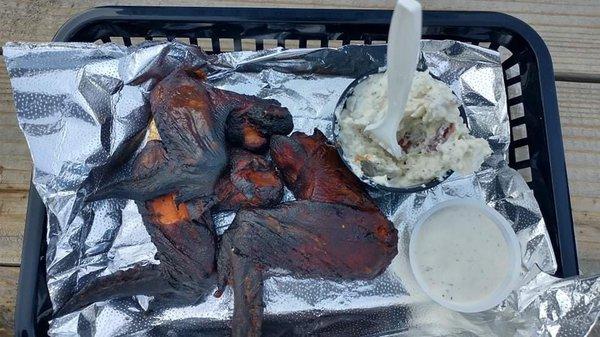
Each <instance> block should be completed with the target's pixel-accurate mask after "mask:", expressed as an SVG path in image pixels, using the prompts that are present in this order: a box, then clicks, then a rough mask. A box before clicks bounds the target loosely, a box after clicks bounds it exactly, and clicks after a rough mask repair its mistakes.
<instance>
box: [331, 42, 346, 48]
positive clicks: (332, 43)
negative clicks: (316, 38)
mask: <svg viewBox="0 0 600 337" xmlns="http://www.w3.org/2000/svg"><path fill="white" fill-rule="evenodd" d="M348 42H350V41H348ZM343 43H344V41H342V40H329V47H330V48H339V47H341V46H343Z"/></svg>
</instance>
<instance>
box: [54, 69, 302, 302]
mask: <svg viewBox="0 0 600 337" xmlns="http://www.w3.org/2000/svg"><path fill="white" fill-rule="evenodd" d="M150 107H151V112H152V116H153V119H154V122H155V125H156V128H157V130H158V132H157V133H158V136H159V137H157V138H160V139H153V140H150V141H148V142H147V143H146V145H145V146H144V147H143V149H142V150H141V151H140V152H139V153H138V155H137V156H136V158H135V159H134V161H133V164H132V165H131V171H130V173H129V174H128V175H127V177H126V179H125V180H120V181H117V182H116V183H110V184H108V185H107V186H104V187H102V188H100V189H98V190H97V191H95V192H93V193H92V194H91V195H89V196H88V198H87V199H88V200H90V201H91V200H99V199H104V198H111V197H114V198H127V199H133V200H135V201H136V202H137V204H138V208H139V210H140V213H141V214H142V218H143V221H144V225H145V226H146V228H147V230H148V233H149V234H150V236H151V239H152V242H153V243H154V245H155V246H156V248H157V254H156V259H157V260H159V261H160V264H158V265H155V264H150V265H138V266H134V267H132V268H130V269H127V270H124V271H120V272H118V273H115V274H111V275H108V276H105V277H100V278H97V279H95V280H93V281H90V282H89V283H88V284H87V285H86V286H85V287H84V288H82V289H78V290H77V291H76V292H75V294H74V295H73V296H72V298H71V299H70V300H69V301H68V302H67V303H66V304H65V305H64V306H62V308H60V309H59V311H58V312H57V314H64V313H68V312H70V311H73V310H75V309H78V308H81V307H83V306H85V305H88V304H91V303H93V302H96V301H102V300H107V299H111V298H117V297H123V296H131V295H136V294H146V295H158V294H169V296H170V297H171V295H180V294H183V295H184V296H183V297H185V298H192V299H196V298H198V297H199V296H202V295H203V294H204V293H205V290H206V289H207V288H208V287H210V286H214V277H213V276H214V275H215V274H216V273H215V271H216V266H215V252H216V247H215V245H216V235H215V233H214V228H213V224H212V219H211V215H210V207H212V206H213V205H214V204H215V203H216V202H218V204H219V207H221V208H223V209H238V208H240V207H246V206H257V205H265V206H266V205H271V204H273V203H277V202H278V201H279V200H280V199H281V193H282V188H283V187H282V183H281V181H280V179H279V176H278V174H277V173H276V172H275V170H274V169H273V168H272V167H271V165H270V164H269V163H268V162H267V161H266V160H265V159H264V158H263V157H260V156H258V155H255V154H251V153H248V152H242V151H241V150H233V151H232V152H233V155H232V158H233V159H232V162H231V165H230V166H231V170H230V171H229V173H228V175H227V179H225V180H224V181H223V182H222V183H220V184H219V187H218V191H219V193H218V196H217V197H216V196H215V185H216V183H217V180H218V179H219V177H220V176H221V175H222V171H223V169H224V168H225V167H226V165H227V163H228V151H229V150H228V147H229V144H227V143H226V138H229V137H233V138H235V139H240V140H241V143H240V145H242V146H246V147H248V148H253V149H256V148H257V147H255V146H253V145H252V146H250V144H254V140H253V139H255V138H254V137H253V133H250V134H248V133H247V132H246V131H244V130H246V129H248V128H250V129H255V130H258V131H260V132H259V133H260V137H262V138H263V139H266V140H268V139H269V137H270V136H271V135H272V134H287V133H289V132H290V131H291V128H292V125H291V120H292V117H291V115H290V113H289V111H288V110H287V109H286V108H283V107H281V106H280V105H279V103H277V102H275V101H272V100H264V99H260V98H257V97H253V96H245V95H240V94H237V93H233V92H229V91H224V90H220V89H217V88H214V87H211V86H209V85H207V84H206V83H204V82H203V81H202V80H201V76H198V74H193V73H192V74H189V73H187V72H185V71H176V72H174V73H172V74H171V75H169V76H167V77H165V78H164V79H163V80H162V81H160V82H159V83H158V84H157V85H156V86H155V87H154V89H153V90H152V92H151V93H150ZM246 113H249V114H251V116H248V117H244V115H245V114H246ZM230 115H235V117H232V118H228V117H229V116H230ZM238 122H239V123H243V124H244V125H243V126H237V125H236V123H238ZM226 125H227V126H228V127H230V128H232V130H230V131H228V135H227V136H226V132H225V126H226ZM238 130H239V134H238ZM236 135H237V136H236ZM236 137H237V138H236ZM183 297H182V298H183Z"/></svg>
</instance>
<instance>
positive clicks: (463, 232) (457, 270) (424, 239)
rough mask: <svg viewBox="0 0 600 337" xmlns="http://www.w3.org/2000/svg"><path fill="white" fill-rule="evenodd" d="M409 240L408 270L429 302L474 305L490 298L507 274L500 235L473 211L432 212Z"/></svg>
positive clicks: (508, 259) (507, 261)
mask: <svg viewBox="0 0 600 337" xmlns="http://www.w3.org/2000/svg"><path fill="white" fill-rule="evenodd" d="M412 240H415V241H414V242H411V249H413V250H414V255H413V256H414V261H413V268H416V269H417V270H416V271H415V272H417V273H419V274H420V277H421V281H422V282H424V283H425V284H426V286H427V287H428V288H429V289H428V290H429V293H430V296H432V297H434V298H435V297H437V298H441V299H443V300H445V301H449V302H454V303H457V304H468V303H470V302H480V301H482V300H485V299H486V298H489V297H490V296H492V294H493V293H494V292H495V291H496V290H497V289H498V288H499V287H500V286H501V285H502V284H503V283H504V282H505V281H506V278H507V277H508V276H509V275H508V274H509V273H510V272H512V269H511V267H512V264H511V252H510V249H509V246H508V243H507V240H506V239H505V238H504V236H503V233H502V232H501V231H500V229H499V228H498V225H497V224H496V223H495V222H494V221H493V220H492V219H490V217H489V215H487V214H485V213H484V212H482V211H481V210H480V209H479V208H477V207H474V206H469V205H461V206H448V207H445V208H442V209H441V210H439V211H436V212H435V213H433V214H432V215H431V216H429V217H428V218H427V219H426V220H425V221H424V222H423V223H422V224H421V227H420V230H419V232H418V233H417V235H416V236H415V237H414V238H413V239H412Z"/></svg>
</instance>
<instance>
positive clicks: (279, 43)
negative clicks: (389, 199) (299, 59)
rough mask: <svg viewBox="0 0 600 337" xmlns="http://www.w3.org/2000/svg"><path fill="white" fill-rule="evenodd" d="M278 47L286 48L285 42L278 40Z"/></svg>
mask: <svg viewBox="0 0 600 337" xmlns="http://www.w3.org/2000/svg"><path fill="white" fill-rule="evenodd" d="M277 47H281V48H285V40H284V39H277Z"/></svg>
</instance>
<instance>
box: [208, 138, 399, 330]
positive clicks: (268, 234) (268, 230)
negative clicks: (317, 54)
mask: <svg viewBox="0 0 600 337" xmlns="http://www.w3.org/2000/svg"><path fill="white" fill-rule="evenodd" d="M271 155H272V158H273V160H274V162H275V164H276V166H277V167H278V168H279V170H280V171H281V174H282V176H283V178H284V181H285V183H286V186H287V187H288V188H289V189H290V190H291V191H292V192H293V193H294V195H295V197H296V199H298V201H294V202H289V203H284V204H281V205H279V206H277V207H274V208H270V209H248V210H242V211H240V212H238V214H237V215H236V217H235V219H234V221H233V223H232V224H231V226H230V227H229V228H228V229H227V230H226V231H225V233H224V235H223V237H222V238H221V246H220V249H219V256H218V260H217V269H218V274H219V275H218V282H219V290H218V291H217V293H216V296H220V294H221V293H222V291H223V289H224V287H225V286H226V285H230V286H231V287H232V288H233V293H234V312H233V318H232V321H231V326H232V335H233V336H234V337H241V336H245V337H246V336H247V337H252V336H260V334H261V325H262V315H263V308H264V304H263V301H262V287H263V270H266V269H268V268H283V269H287V270H289V271H290V272H291V273H293V274H294V275H298V276H306V277H322V278H329V279H343V280H356V279H372V278H374V277H376V276H378V275H380V274H381V273H382V272H383V271H384V270H385V269H386V268H387V266H388V265H389V264H390V262H391V261H392V259H393V258H394V256H395V255H396V254H397V241H398V237H397V231H396V229H395V228H394V225H393V224H392V223H391V222H390V221H389V220H387V218H386V217H385V216H384V215H383V214H382V213H381V212H380V211H379V209H378V208H377V206H376V205H375V204H374V203H373V201H372V200H371V199H370V198H369V196H368V194H367V193H366V191H365V190H364V188H363V186H362V185H361V182H360V181H359V180H358V179H357V178H356V177H354V176H353V175H352V174H351V173H350V172H349V171H348V169H347V168H346V167H345V166H344V165H343V164H342V162H341V159H340V158H339V155H338V153H337V151H336V150H335V148H334V147H333V146H331V145H329V144H328V143H327V142H326V138H325V136H323V134H321V133H320V132H318V131H315V134H314V135H313V136H307V135H305V134H302V133H294V134H293V135H292V136H291V137H273V139H272V140H271Z"/></svg>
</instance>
